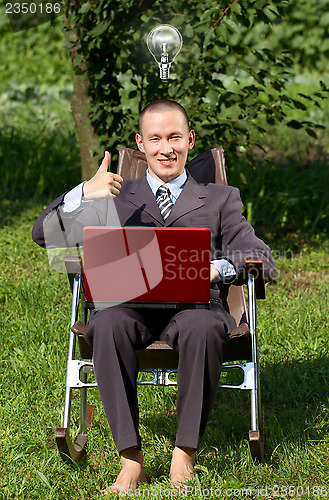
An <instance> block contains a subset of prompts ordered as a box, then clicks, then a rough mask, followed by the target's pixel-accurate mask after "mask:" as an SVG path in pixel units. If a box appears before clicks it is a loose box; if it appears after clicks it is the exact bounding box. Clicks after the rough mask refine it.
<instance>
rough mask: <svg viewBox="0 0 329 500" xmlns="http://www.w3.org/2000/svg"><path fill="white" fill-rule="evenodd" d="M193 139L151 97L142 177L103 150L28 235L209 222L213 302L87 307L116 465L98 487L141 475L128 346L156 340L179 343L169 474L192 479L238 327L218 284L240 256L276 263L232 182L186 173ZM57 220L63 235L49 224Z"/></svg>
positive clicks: (168, 106) (175, 113) (236, 278)
mask: <svg viewBox="0 0 329 500" xmlns="http://www.w3.org/2000/svg"><path fill="white" fill-rule="evenodd" d="M194 141H195V133H194V131H193V130H190V128H189V124H188V118H187V115H186V112H185V110H184V108H182V107H181V106H180V105H179V104H177V103H176V102H174V101H168V100H160V101H155V102H153V103H150V104H149V105H148V106H146V108H145V109H144V110H143V111H142V113H141V115H140V126H139V133H138V134H136V143H137V146H138V149H139V150H140V151H142V152H143V153H145V155H146V160H147V163H148V171H147V172H146V174H145V176H143V177H142V178H141V179H138V180H123V179H122V177H121V176H120V175H118V174H114V173H111V172H108V171H107V168H108V164H109V161H110V155H109V153H108V152H106V153H105V157H104V159H103V162H102V164H101V166H100V168H99V170H98V171H97V172H96V174H95V175H94V177H92V178H91V179H90V180H89V181H87V182H85V183H83V184H81V185H79V186H77V187H76V188H74V189H73V190H72V191H70V192H68V193H66V194H65V195H63V196H61V197H59V198H57V200H55V201H54V202H52V203H51V204H50V205H49V207H47V209H46V210H45V211H44V212H43V214H42V215H41V216H40V217H39V218H38V220H37V221H36V223H35V226H34V229H33V239H34V241H36V242H37V243H38V244H40V245H41V246H45V245H47V246H60V245H61V244H63V242H65V243H66V244H69V245H75V244H77V243H81V241H82V228H83V227H84V226H86V225H104V226H106V225H108V226H111V225H118V224H120V225H122V226H151V227H152V226H165V227H172V226H174V227H175V226H177V227H208V228H210V230H211V256H212V257H211V259H212V260H211V264H210V281H211V283H210V287H211V306H210V309H202V310H193V309H186V310H182V311H179V312H175V311H168V310H165V311H161V312H160V311H154V310H151V309H145V310H138V311H137V310H134V309H130V308H123V307H112V308H108V309H104V310H101V311H93V312H92V314H91V317H90V321H89V325H88V328H87V331H86V335H85V337H86V339H87V341H88V342H89V343H90V345H92V347H93V354H94V357H93V361H94V368H95V374H96V378H97V382H98V389H99V392H100V395H101V399H102V402H103V406H104V409H105V413H106V416H107V418H108V421H109V424H110V427H111V431H112V435H113V438H114V441H115V443H116V446H117V449H118V451H119V453H120V457H121V464H122V470H121V472H120V474H119V476H118V478H117V479H116V481H115V482H114V484H113V485H112V486H110V488H109V490H107V491H105V492H104V494H106V493H107V492H108V491H114V492H127V491H128V490H129V491H132V490H134V489H136V487H137V483H138V482H139V481H145V480H146V478H145V474H144V469H143V455H142V452H141V438H140V436H139V432H138V401H137V389H136V377H137V372H138V363H137V360H136V355H135V350H136V349H140V348H142V347H144V346H147V345H149V344H150V343H152V342H153V341H154V340H155V339H159V338H160V339H162V340H166V341H167V342H168V344H169V345H170V346H171V347H173V348H174V349H175V350H177V351H179V367H178V374H177V381H178V391H177V423H178V428H177V434H176V442H175V448H174V450H173V455H172V463H171V469H170V475H171V481H172V484H173V485H174V486H176V487H180V485H181V484H182V483H184V482H186V481H188V480H190V479H192V478H193V465H194V462H195V457H196V450H197V448H198V445H199V443H200V440H201V438H202V435H203V433H204V431H205V427H206V423H207V420H208V418H209V415H210V412H211V408H212V406H213V402H214V399H215V396H216V391H217V386H218V381H219V376H220V371H221V365H222V358H223V344H224V342H225V341H226V339H227V337H228V333H229V332H230V331H231V330H232V329H233V328H234V327H235V326H236V325H235V320H234V318H233V317H232V316H231V315H230V314H229V311H228V310H227V308H226V307H225V305H223V304H222V302H221V299H220V288H221V287H227V286H228V285H229V284H230V283H233V282H234V283H236V284H240V283H241V282H243V280H244V273H243V269H244V262H245V257H252V256H254V257H262V259H263V262H264V271H265V278H266V279H267V280H269V279H271V277H273V273H274V270H275V264H274V261H273V258H272V256H271V253H270V250H269V248H268V246H266V245H265V243H264V242H263V241H261V240H260V239H259V238H257V237H256V235H255V233H254V230H253V228H252V227H251V226H250V224H249V223H248V222H247V221H246V220H245V218H244V217H243V216H242V212H241V211H242V208H243V206H242V202H241V200H240V197H239V192H238V190H237V189H236V188H232V187H230V186H222V185H216V184H207V185H200V184H198V183H196V182H195V181H194V180H193V179H192V178H191V176H190V175H189V174H187V172H186V170H185V164H186V160H187V155H188V151H189V150H191V149H192V148H193V145H194ZM163 187H165V188H167V191H166V190H163ZM159 188H160V189H159ZM168 190H169V191H168ZM59 220H60V226H61V231H62V233H61V235H58V230H57V229H56V228H58V221H59ZM63 229H64V231H63ZM45 234H46V236H45ZM47 239H48V241H46V240H47ZM127 286H129V284H127Z"/></svg>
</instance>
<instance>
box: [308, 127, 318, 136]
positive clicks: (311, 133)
mask: <svg viewBox="0 0 329 500" xmlns="http://www.w3.org/2000/svg"><path fill="white" fill-rule="evenodd" d="M306 133H307V134H308V135H309V136H310V137H313V138H314V139H317V138H318V136H317V135H316V132H315V130H312V129H311V128H307V129H306Z"/></svg>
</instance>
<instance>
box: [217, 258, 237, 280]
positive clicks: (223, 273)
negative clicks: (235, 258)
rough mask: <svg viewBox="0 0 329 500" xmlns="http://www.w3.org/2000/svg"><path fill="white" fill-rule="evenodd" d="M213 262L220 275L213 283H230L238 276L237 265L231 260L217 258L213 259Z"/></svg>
mask: <svg viewBox="0 0 329 500" xmlns="http://www.w3.org/2000/svg"><path fill="white" fill-rule="evenodd" d="M211 263H212V264H214V266H215V268H216V269H217V271H218V272H219V275H218V276H217V278H216V279H214V280H213V283H216V282H221V283H226V284H230V283H232V281H233V280H234V279H235V277H236V271H235V267H234V266H233V264H232V263H231V262H229V261H228V260H226V259H217V260H212V261H211Z"/></svg>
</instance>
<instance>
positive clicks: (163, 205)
mask: <svg viewBox="0 0 329 500" xmlns="http://www.w3.org/2000/svg"><path fill="white" fill-rule="evenodd" d="M169 193H170V190H169V189H168V188H166V187H165V186H160V187H159V188H158V190H157V199H156V202H157V204H158V205H159V209H160V212H161V215H162V217H163V220H166V218H167V217H168V215H169V214H170V211H171V209H172V206H173V203H172V201H171V199H170V197H169Z"/></svg>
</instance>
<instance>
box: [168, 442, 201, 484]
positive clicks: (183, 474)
mask: <svg viewBox="0 0 329 500" xmlns="http://www.w3.org/2000/svg"><path fill="white" fill-rule="evenodd" d="M195 457H196V450H195V449H194V448H187V447H185V446H184V447H181V448H178V447H177V446H176V447H175V448H174V451H173V453H172V461H171V467H170V477H171V484H172V485H173V486H174V487H175V488H177V489H179V488H181V487H182V486H183V484H184V483H187V482H188V481H193V479H194V468H193V466H194V462H195Z"/></svg>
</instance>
